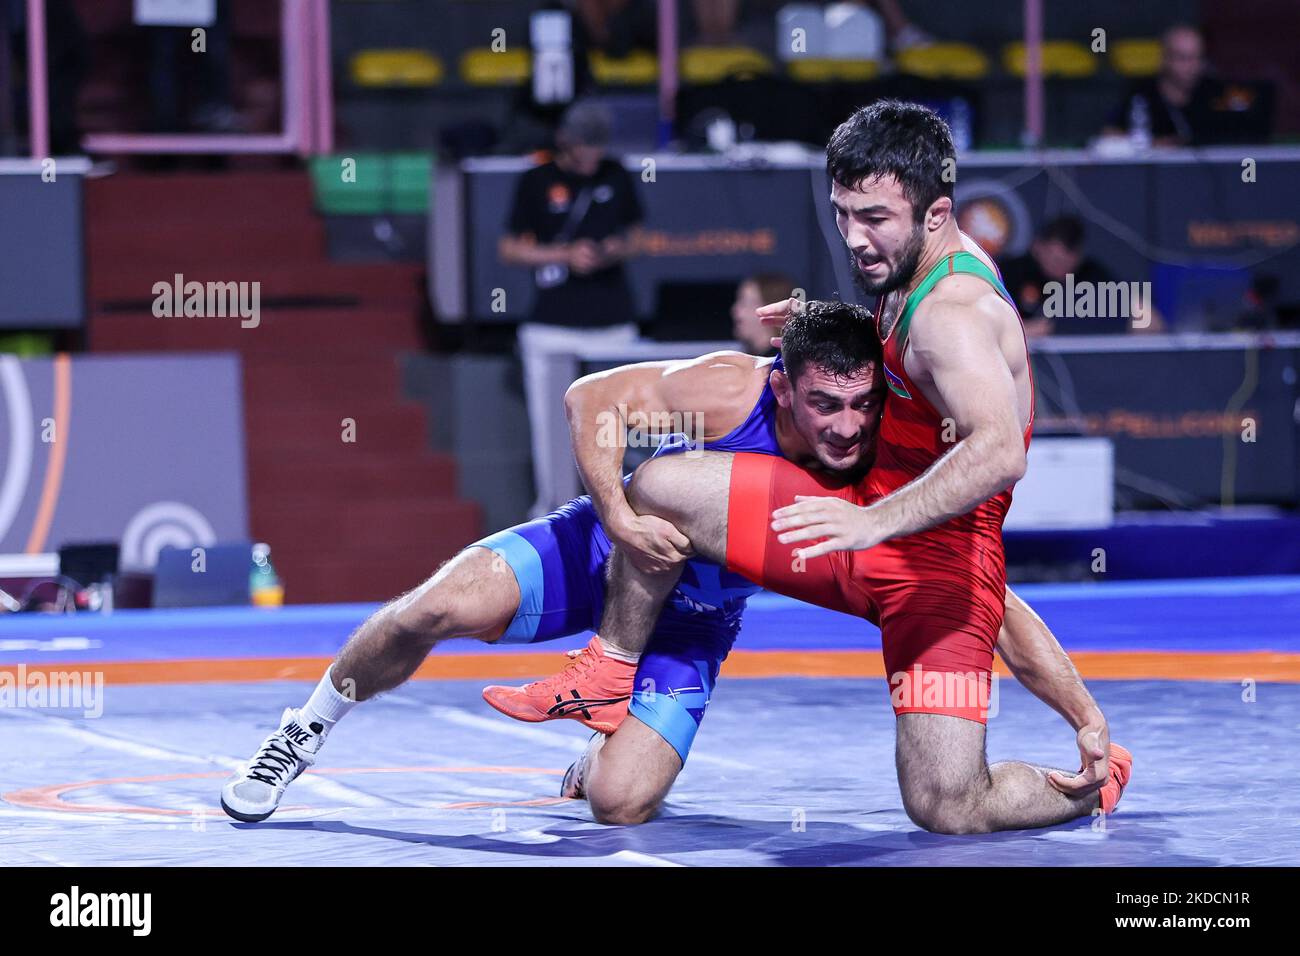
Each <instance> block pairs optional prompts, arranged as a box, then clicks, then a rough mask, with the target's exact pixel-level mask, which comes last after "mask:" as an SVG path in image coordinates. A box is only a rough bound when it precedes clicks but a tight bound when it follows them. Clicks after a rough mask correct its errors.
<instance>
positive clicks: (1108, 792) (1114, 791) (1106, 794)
mask: <svg viewBox="0 0 1300 956" xmlns="http://www.w3.org/2000/svg"><path fill="white" fill-rule="evenodd" d="M1131 776H1133V755H1132V754H1131V753H1129V752H1128V751H1127V750H1125V749H1124V748H1123V747H1121V746H1120V745H1119V744H1111V745H1110V779H1108V780H1107V781H1106V782H1105V783H1104V784H1102V786H1101V810H1102V812H1103V813H1114V812H1115V807H1116V805H1117V804H1118V803H1119V798H1120V797H1121V796H1122V795H1123V793H1124V788H1125V787H1126V786H1128V781H1129V778H1130V777H1131Z"/></svg>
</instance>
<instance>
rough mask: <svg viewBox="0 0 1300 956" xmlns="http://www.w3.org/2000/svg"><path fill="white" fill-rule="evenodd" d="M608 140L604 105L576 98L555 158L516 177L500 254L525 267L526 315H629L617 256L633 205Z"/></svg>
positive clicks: (549, 319) (576, 322)
mask: <svg viewBox="0 0 1300 956" xmlns="http://www.w3.org/2000/svg"><path fill="white" fill-rule="evenodd" d="M608 142H609V120H608V116H607V114H606V113H605V111H604V109H603V108H602V107H600V106H598V105H596V104H594V103H589V102H580V103H577V104H575V105H574V106H572V107H571V108H570V109H569V111H568V112H567V113H566V114H565V116H564V119H563V120H562V121H561V124H560V128H559V130H558V131H557V133H556V145H557V151H556V154H555V158H554V159H553V160H551V161H550V162H547V163H543V164H542V165H540V166H536V167H534V168H533V169H530V170H529V171H528V172H526V173H524V175H523V176H522V177H521V178H520V180H519V184H518V187H517V188H516V190H515V199H514V204H513V206H512V207H511V211H510V220H509V223H508V224H507V233H508V234H507V235H506V236H504V237H503V238H502V240H501V243H500V255H501V259H502V261H504V262H506V263H508V264H510V265H520V266H527V267H529V268H531V269H532V270H533V281H534V285H535V287H536V298H535V300H534V304H533V309H532V312H531V314H530V316H529V321H532V322H543V323H546V324H548V325H567V326H578V327H593V326H610V325H616V324H620V323H627V322H633V321H635V318H636V315H635V306H634V305H633V302H632V293H631V289H630V287H629V285H628V281H627V274H626V271H625V270H624V268H623V261H624V260H625V259H626V258H627V257H628V255H629V253H630V243H629V241H628V232H629V230H630V229H631V228H632V227H633V226H635V225H636V224H637V223H639V222H640V221H641V219H642V212H641V203H640V201H639V200H638V198H637V194H636V186H635V185H634V184H633V180H632V177H631V176H630V175H628V172H627V170H625V169H624V168H623V166H622V164H621V163H619V162H618V161H617V160H614V159H611V158H609V157H608V156H606V148H607V144H608Z"/></svg>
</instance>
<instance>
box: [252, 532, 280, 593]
mask: <svg viewBox="0 0 1300 956" xmlns="http://www.w3.org/2000/svg"><path fill="white" fill-rule="evenodd" d="M248 594H249V596H250V597H251V598H252V601H253V605H254V606H255V607H279V606H280V605H282V604H283V603H284V586H283V585H282V584H281V583H280V578H279V575H277V574H276V573H275V567H274V566H273V565H272V564H271V546H270V545H269V544H261V543H258V544H255V545H253V567H252V570H251V571H250V572H249V575H248Z"/></svg>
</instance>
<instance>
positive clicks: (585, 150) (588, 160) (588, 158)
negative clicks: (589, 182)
mask: <svg viewBox="0 0 1300 956" xmlns="http://www.w3.org/2000/svg"><path fill="white" fill-rule="evenodd" d="M561 151H562V153H563V156H564V160H565V162H564V165H565V166H567V167H568V168H569V169H570V170H571V171H573V172H574V173H576V174H577V175H579V176H594V175H595V174H596V170H597V169H599V168H600V161H601V160H602V159H604V158H605V147H604V146H588V145H587V144H585V143H564V144H563V145H562V146H561Z"/></svg>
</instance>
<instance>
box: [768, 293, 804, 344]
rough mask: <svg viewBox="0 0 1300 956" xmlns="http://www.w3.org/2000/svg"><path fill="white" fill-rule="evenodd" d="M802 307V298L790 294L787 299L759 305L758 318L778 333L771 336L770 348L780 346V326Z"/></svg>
mask: <svg viewBox="0 0 1300 956" xmlns="http://www.w3.org/2000/svg"><path fill="white" fill-rule="evenodd" d="M802 308H803V299H798V298H795V297H794V296H790V298H788V299H782V300H781V301H780V302H772V303H770V304H768V305H764V306H759V308H758V319H759V321H760V322H762V323H763V324H764V325H766V326H770V327H771V328H772V329H773V330H774V331H775V332H777V333H778V334H776V335H774V336H772V348H774V349H779V348H780V347H781V336H780V334H779V333H780V331H781V327H782V326H783V325H785V322H786V319H788V318H790V316H792V315H798V314H799V310H800V309H802Z"/></svg>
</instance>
